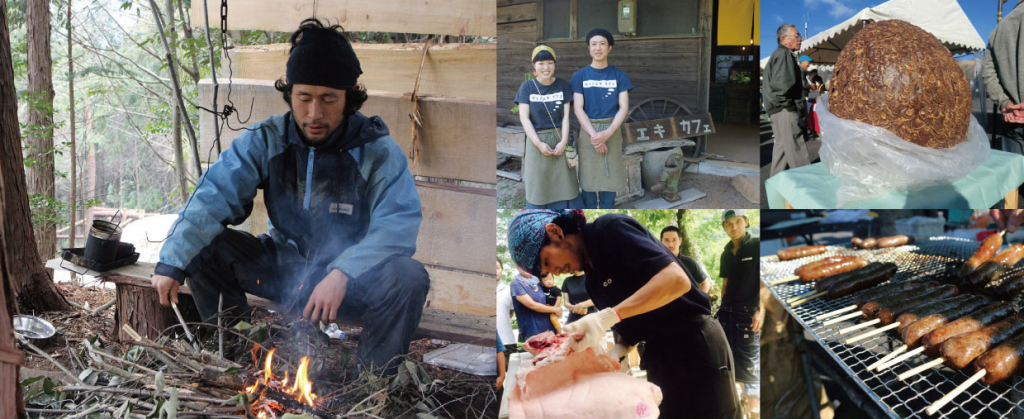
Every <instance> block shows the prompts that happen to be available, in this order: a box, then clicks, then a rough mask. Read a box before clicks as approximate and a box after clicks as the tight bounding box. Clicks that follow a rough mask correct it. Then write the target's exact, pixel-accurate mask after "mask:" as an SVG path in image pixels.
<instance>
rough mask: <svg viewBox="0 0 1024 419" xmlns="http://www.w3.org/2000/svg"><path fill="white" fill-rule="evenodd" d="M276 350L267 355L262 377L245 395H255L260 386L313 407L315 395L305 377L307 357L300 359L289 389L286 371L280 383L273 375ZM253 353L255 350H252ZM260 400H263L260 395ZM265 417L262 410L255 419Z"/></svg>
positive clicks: (255, 404)
mask: <svg viewBox="0 0 1024 419" xmlns="http://www.w3.org/2000/svg"><path fill="white" fill-rule="evenodd" d="M276 350H277V348H274V349H271V350H270V352H268V353H267V359H266V360H265V361H264V362H263V376H262V377H260V378H257V379H256V382H255V383H253V385H251V386H249V387H246V388H245V393H246V394H256V393H257V392H258V391H259V389H260V385H261V384H262V385H263V386H264V387H267V388H271V389H274V390H277V391H279V392H281V393H284V394H287V395H289V396H291V397H293V398H294V399H295V400H298V401H299V402H301V403H304V404H307V405H309V406H312V407H315V406H316V399H317V395H316V394H314V393H313V383H312V382H310V381H309V377H308V376H307V373H308V371H309V357H308V356H304V357H302V359H301V360H300V362H299V368H298V369H297V370H296V372H295V381H294V383H293V384H292V386H291V387H288V370H285V372H284V378H283V379H281V380H280V381H278V380H277V377H276V376H275V375H274V369H273V362H274V351H276ZM253 352H254V353H255V352H256V350H255V349H254V350H253ZM260 399H263V397H262V395H261V397H260ZM260 404H261V403H260V400H257V401H256V402H255V403H254V404H253V405H254V406H257V405H260ZM265 415H266V412H265V411H263V410H259V411H258V412H257V417H259V418H263V417H266V416H265Z"/></svg>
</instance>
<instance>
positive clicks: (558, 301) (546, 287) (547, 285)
mask: <svg viewBox="0 0 1024 419" xmlns="http://www.w3.org/2000/svg"><path fill="white" fill-rule="evenodd" d="M540 290H541V292H543V293H544V298H545V299H546V300H545V301H544V303H545V304H547V305H549V306H552V307H560V306H561V305H562V290H561V289H559V288H558V287H556V286H555V277H554V276H553V275H551V274H548V275H547V276H545V277H544V278H542V279H541V280H540ZM551 325H552V326H555V334H556V335H557V334H560V333H562V323H561V322H560V321H559V319H558V316H557V315H556V314H555V313H551Z"/></svg>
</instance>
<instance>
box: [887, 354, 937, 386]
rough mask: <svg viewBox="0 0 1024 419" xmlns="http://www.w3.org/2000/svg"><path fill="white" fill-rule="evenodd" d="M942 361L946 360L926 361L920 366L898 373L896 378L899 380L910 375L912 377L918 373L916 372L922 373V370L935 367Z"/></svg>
mask: <svg viewBox="0 0 1024 419" xmlns="http://www.w3.org/2000/svg"><path fill="white" fill-rule="evenodd" d="M943 362H946V358H937V359H933V360H931V361H928V362H927V363H925V364H924V365H921V366H919V367H917V368H914V369H912V370H910V371H907V372H905V373H903V374H900V375H899V376H898V377H897V378H899V379H900V381H905V380H906V379H908V378H910V377H913V376H915V375H918V374H920V373H922V372H924V371H927V370H930V369H932V368H935V367H937V366H939V365H942V363H943Z"/></svg>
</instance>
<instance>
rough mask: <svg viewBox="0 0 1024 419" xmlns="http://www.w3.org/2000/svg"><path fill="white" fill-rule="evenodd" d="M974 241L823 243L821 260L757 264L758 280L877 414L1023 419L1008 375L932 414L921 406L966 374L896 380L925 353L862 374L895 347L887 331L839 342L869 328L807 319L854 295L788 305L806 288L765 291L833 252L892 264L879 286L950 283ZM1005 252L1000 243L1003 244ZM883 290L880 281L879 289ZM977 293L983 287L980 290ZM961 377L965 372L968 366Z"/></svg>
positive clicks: (1020, 399)
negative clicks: (868, 245)
mask: <svg viewBox="0 0 1024 419" xmlns="http://www.w3.org/2000/svg"><path fill="white" fill-rule="evenodd" d="M977 247H978V243H977V242H974V241H968V240H964V239H957V238H950V237H933V238H930V239H925V240H918V241H917V242H916V243H915V244H914V245H909V246H900V247H895V248H888V249H866V250H854V249H851V248H849V247H838V246H829V248H828V252H826V253H825V254H823V255H817V256H814V257H808V258H802V259H797V260H790V261H785V262H782V261H778V260H777V259H775V258H769V259H764V260H762V261H761V265H760V266H761V281H762V282H763V283H764V286H766V287H769V288H770V290H771V292H772V294H775V297H776V298H778V299H779V300H780V301H782V305H783V306H784V307H785V308H786V310H787V311H789V313H790V314H791V315H792V316H793V317H794V318H796V319H797V321H799V322H800V325H801V326H803V327H804V328H805V329H806V330H807V331H808V332H809V333H810V334H811V335H812V336H813V337H814V339H815V340H816V341H818V343H819V344H821V345H822V346H823V347H824V348H826V349H827V352H828V353H829V355H831V356H832V358H833V359H835V360H836V361H837V362H838V363H839V365H840V366H842V368H843V369H844V370H845V372H846V373H847V375H849V376H850V377H851V379H852V380H854V381H855V382H856V383H857V385H859V386H860V387H861V388H862V389H863V390H864V391H865V392H866V393H867V394H868V395H869V396H870V397H871V398H872V399H873V400H874V401H875V402H876V403H877V404H878V406H879V407H881V408H882V410H883V411H885V412H887V413H888V414H889V416H890V417H893V418H929V419H930V418H1024V378H1021V377H1019V376H1014V377H1013V378H1011V379H1009V380H1006V381H1004V382H1002V383H999V384H995V385H991V386H988V385H984V384H982V383H980V382H979V383H975V384H973V385H972V386H971V387H970V388H969V389H968V390H967V391H965V392H964V393H962V394H960V395H959V396H957V397H956V399H954V400H953V401H952V402H951V403H949V404H947V405H946V406H945V407H943V408H942V409H941V410H939V411H938V412H936V413H935V415H933V416H929V415H928V414H927V413H926V412H925V409H927V408H928V406H930V405H931V404H932V403H934V402H935V401H937V400H939V399H940V398H941V397H942V396H943V395H945V394H946V393H948V392H950V391H952V390H953V389H954V388H956V386H957V385H959V384H960V383H962V382H963V381H965V380H966V379H967V378H969V375H967V374H965V373H963V372H960V371H958V370H953V369H950V368H946V367H938V368H934V369H931V370H929V371H926V372H923V373H921V374H918V375H916V376H914V377H911V378H909V379H908V380H906V381H899V380H898V379H897V378H896V377H897V375H899V374H900V373H903V372H906V371H908V370H910V369H911V368H913V367H916V366H918V365H921V364H923V363H925V362H928V361H930V360H931V359H932V358H931V357H928V356H926V355H923V354H922V355H918V356H916V357H914V358H911V359H909V360H907V361H905V362H903V363H901V364H900V365H897V366H895V367H892V368H889V369H887V370H885V371H882V372H878V371H871V372H869V371H867V367H868V366H869V365H871V364H873V363H874V362H875V361H877V360H878V359H880V358H882V357H883V356H885V355H886V354H888V353H889V352H891V351H892V350H893V349H895V348H897V347H899V346H901V345H902V344H903V343H902V342H901V341H900V340H899V339H898V338H896V337H895V336H896V335H895V333H894V332H893V331H890V332H886V333H883V334H880V335H876V336H874V337H872V338H869V339H865V340H862V341H860V342H856V343H853V344H846V343H845V342H844V341H845V339H849V338H850V337H851V336H855V335H858V334H860V333H863V332H866V331H870V330H873V329H874V327H875V326H872V327H868V328H866V329H861V330H860V331H857V332H853V333H848V334H845V335H843V336H842V337H840V336H839V330H840V329H842V328H845V327H849V326H851V325H854V324H856V323H860V322H861V320H860V319H855V320H848V321H844V322H840V323H837V324H833V325H829V326H822V325H821V322H818V321H815V320H814V318H815V317H816V316H818V315H821V314H824V313H827V312H830V311H833V310H836V309H839V308H842V307H846V306H849V305H851V304H853V299H854V296H847V297H843V298H840V299H836V300H828V299H825V298H817V299H814V300H812V301H810V302H807V303H804V304H801V305H798V306H797V307H790V306H789V304H787V303H786V300H787V299H789V298H791V297H793V296H796V295H799V294H803V293H807V292H813V290H814V284H813V283H807V284H804V283H802V282H799V281H796V282H789V283H785V284H779V285H775V286H769V285H768V283H769V282H770V281H772V280H776V279H780V278H784V277H786V276H790V275H792V274H793V271H794V270H795V269H796V268H797V267H799V266H801V265H803V264H806V263H808V262H812V261H815V260H818V259H822V258H824V257H828V256H836V255H857V256H862V257H864V258H865V259H868V260H869V261H877V262H894V263H896V264H897V265H898V266H899V271H898V272H897V273H896V275H895V276H894V277H893V278H891V279H890V280H889V281H890V282H887V283H891V282H892V281H904V280H909V279H929V280H935V281H939V282H941V283H951V282H950V281H951V279H952V276H954V275H955V272H956V270H957V269H959V267H960V265H961V264H962V263H963V261H965V260H967V259H968V258H970V257H971V255H972V254H973V253H974V251H975V250H976V249H977ZM1004 248H1005V246H1004ZM1020 270H1022V268H1021V267H1020V266H1019V265H1018V266H1015V267H1013V268H1012V269H1010V270H1008V272H1006V273H1005V274H1004V277H1006V276H1009V275H1010V274H1012V273H1015V272H1018V271H1020ZM999 283H1000V281H996V282H994V283H992V284H989V285H988V286H987V287H986V289H988V288H993V287H995V286H997V285H999ZM883 285H884V284H883ZM981 293H984V290H982V291H981ZM1022 300H1024V299H1022V298H1020V297H1018V299H1017V300H1016V301H1014V302H1013V304H1014V307H1015V308H1016V309H1017V310H1020V309H1021V306H1022V304H1024V302H1022ZM968 372H973V369H971V368H970V367H969V368H968Z"/></svg>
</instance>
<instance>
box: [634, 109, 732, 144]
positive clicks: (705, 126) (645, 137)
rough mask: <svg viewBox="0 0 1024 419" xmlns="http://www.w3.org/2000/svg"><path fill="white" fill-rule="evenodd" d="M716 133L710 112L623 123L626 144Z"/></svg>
mask: <svg viewBox="0 0 1024 419" xmlns="http://www.w3.org/2000/svg"><path fill="white" fill-rule="evenodd" d="M714 133H715V124H714V122H712V121H711V114H708V113H702V114H696V115H686V116H677V117H672V118H665V119H655V120H651V121H639V122H630V123H626V124H622V139H623V141H622V142H623V143H624V144H634V143H642V142H647V141H661V140H675V139H681V138H689V137H696V136H699V135H706V134H714Z"/></svg>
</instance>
